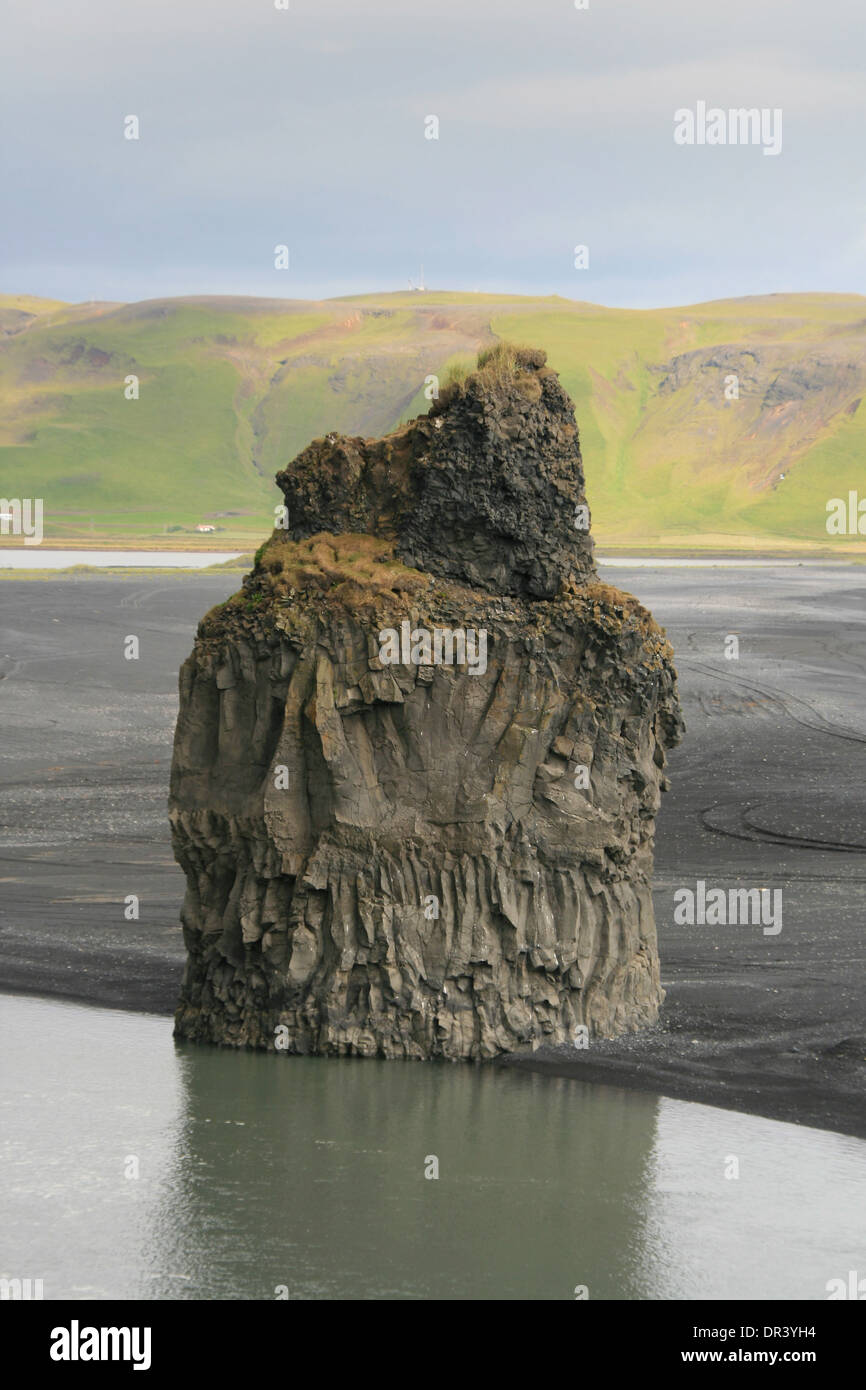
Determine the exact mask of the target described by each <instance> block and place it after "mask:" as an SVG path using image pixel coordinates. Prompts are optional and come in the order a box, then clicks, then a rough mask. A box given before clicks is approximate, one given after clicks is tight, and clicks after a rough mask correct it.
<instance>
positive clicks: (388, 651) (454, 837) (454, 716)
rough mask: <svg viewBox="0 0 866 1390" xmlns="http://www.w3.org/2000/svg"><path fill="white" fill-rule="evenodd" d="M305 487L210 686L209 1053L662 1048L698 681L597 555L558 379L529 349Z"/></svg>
mask: <svg viewBox="0 0 866 1390" xmlns="http://www.w3.org/2000/svg"><path fill="white" fill-rule="evenodd" d="M278 481H279V483H280V486H281V487H282V489H283V492H284V494H285V498H286V503H287V506H288V509H289V518H290V526H291V527H292V528H293V529H292V530H291V531H289V532H288V533H287V532H285V531H279V530H278V531H276V532H275V533H274V536H273V537H272V538H271V540H270V542H269V543H268V544H267V545H266V546H264V547H263V548H262V551H261V552H260V553H259V555H258V557H257V562H256V565H255V567H254V569H253V571H252V573H251V574H250V575H249V576H248V577H247V578H246V579H245V581H244V585H243V589H242V591H241V592H240V593H239V594H238V595H236V597H235V598H233V599H231V600H229V602H228V603H226V604H224V605H222V607H220V608H218V609H215V610H214V611H213V612H212V613H210V614H209V615H208V616H207V617H206V618H205V619H204V620H203V622H202V623H201V625H200V628H199V634H198V638H197V641H196V646H195V650H194V652H193V654H192V656H191V657H190V658H189V660H188V661H187V662H186V663H185V665H184V667H183V669H182V672H181V709H180V716H179V719H178V726H177V734H176V740H175V754H174V765H173V769H172V784H171V820H172V828H173V839H174V847H175V853H176V855H177V858H178V860H179V862H180V864H181V865H182V867H183V868H184V871H185V873H186V876H187V896H186V901H185V904H184V911H183V920H184V927H185V940H186V945H187V950H188V953H189V959H188V964H187V970H186V975H185V978H184V984H183V992H182V997H181V1003H180V1006H179V1009H178V1013H177V1031H178V1034H179V1035H180V1036H181V1037H188V1038H195V1039H205V1040H213V1041H218V1042H223V1043H229V1044H233V1045H239V1046H243V1045H251V1046H257V1047H271V1048H273V1047H274V1045H275V1040H276V1039H278V1040H279V1041H280V1042H282V1043H284V1044H285V1046H286V1047H287V1049H288V1050H290V1051H293V1052H302V1053H308V1052H319V1053H360V1054H365V1055H371V1054H379V1055H382V1056H387V1057H432V1056H445V1057H452V1058H457V1057H476V1058H477V1057H491V1056H493V1055H495V1054H497V1053H500V1052H506V1051H512V1050H515V1049H518V1048H521V1047H534V1046H536V1045H538V1044H539V1043H541V1042H550V1043H555V1042H563V1041H567V1040H571V1039H574V1038H575V1035H576V1031H577V1029H578V1027H579V1025H584V1026H585V1027H586V1028H587V1029H588V1030H589V1032H590V1033H596V1034H602V1035H611V1034H616V1033H620V1032H623V1031H626V1030H629V1029H633V1028H637V1027H640V1026H641V1025H643V1024H647V1023H650V1022H652V1021H653V1020H654V1019H655V1018H656V1016H657V1012H658V1007H659V1003H660V1001H661V998H662V990H661V987H660V983H659V972H658V959H657V954H656V936H655V925H654V921H653V913H652V902H651V896H650V888H649V882H650V876H651V869H652V839H653V828H654V817H655V813H656V810H657V808H658V805H659V798H660V790H661V789H662V787H663V786H664V778H663V774H662V769H663V767H664V763H665V749H666V748H667V747H669V746H670V745H671V744H672V743H674V742H676V740H677V739H678V737H679V732H680V727H681V724H680V716H679V705H678V701H677V695H676V686H675V674H674V671H673V668H672V666H671V651H670V648H669V646H668V644H667V643H666V641H665V639H664V634H663V633H662V632H661V630H660V629H659V628H658V627H657V626H656V625H655V623H654V622H653V620H652V618H651V616H650V615H649V613H647V612H646V610H645V609H643V608H642V607H641V606H640V605H639V604H638V603H637V602H636V601H635V600H634V599H632V598H630V597H629V596H627V595H624V594H621V593H619V592H618V591H617V590H615V589H611V588H609V587H607V586H606V585H603V584H601V583H600V582H599V581H598V579H597V578H596V576H595V570H594V567H593V562H592V550H591V541H590V538H589V534H588V530H586V529H583V530H581V529H575V520H576V519H577V520H578V522H580V521H582V519H583V511H584V508H585V503H584V493H583V470H582V465H581V458H580V450H579V445H578V437H577V428H576V425H575V422H574V411H573V407H572V404H571V402H570V401H569V399H568V397H567V395H566V394H565V392H564V391H563V390H562V387H561V386H560V384H559V380H558V378H557V376H556V375H555V373H553V372H551V371H550V370H549V369H547V368H546V367H545V366H544V358H543V354H540V353H534V352H529V351H523V352H517V353H515V352H514V351H513V350H508V349H504V350H498V351H497V352H496V353H494V354H493V356H492V358H491V359H490V360H489V361H487V362H485V363H483V365H482V366H481V368H480V369H479V370H477V371H476V372H475V373H474V374H473V375H471V376H470V377H468V378H467V379H466V380H465V381H464V382H462V383H460V384H459V385H455V386H452V387H450V388H448V389H446V390H445V391H443V393H442V395H441V397H440V399H439V400H438V401H437V402H436V404H435V405H434V407H433V409H432V410H431V412H430V414H429V415H427V416H423V417H421V418H420V419H418V420H415V421H413V422H412V423H411V424H410V425H408V426H406V427H405V428H404V429H402V430H399V431H397V432H396V433H395V434H393V435H389V436H387V437H386V438H385V439H382V440H376V441H365V440H362V439H345V438H342V437H336V436H329V438H328V439H327V440H318V441H316V442H315V443H313V444H311V445H310V446H309V448H307V449H306V450H305V451H304V452H303V453H302V454H301V455H300V456H299V458H298V459H297V460H296V461H295V463H294V464H293V465H291V467H290V468H288V469H287V470H286V471H285V472H284V473H281V474H280V475H279V478H278ZM386 630H387V631H389V632H392V633H393V634H394V639H393V642H392V641H391V639H390V638H383V637H382V636H381V634H382V633H383V632H385V631H386ZM443 631H444V632H445V633H447V634H450V637H449V636H446V637H445V638H443V639H442V646H441V651H440V652H437V649H436V646H435V643H434V638H435V636H436V634H437V632H438V633H440V634H441V633H442V632H443ZM455 632H462V633H465V634H466V639H467V640H466V648H465V650H463V651H461V649H460V646H459V644H458V643H457V641H456V639H454V633H455ZM482 632H483V633H484V634H485V638H484V639H482V638H481V636H480V634H481V633H482ZM473 639H474V645H473ZM485 642H486V646H485V645H484V643H485ZM449 643H453V645H452V648H451V652H450V654H451V656H452V657H453V661H452V662H451V663H448V655H449ZM437 655H440V657H441V658H443V659H440V660H438V661H437V659H436V658H437ZM587 782H588V785H587Z"/></svg>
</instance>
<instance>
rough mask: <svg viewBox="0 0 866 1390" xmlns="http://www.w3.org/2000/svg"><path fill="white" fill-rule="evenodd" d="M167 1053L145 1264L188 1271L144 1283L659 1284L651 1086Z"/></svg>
mask: <svg viewBox="0 0 866 1390" xmlns="http://www.w3.org/2000/svg"><path fill="white" fill-rule="evenodd" d="M180 1058H181V1064H182V1074H183V1085H184V1089H185V1092H186V1118H185V1120H184V1122H183V1123H182V1125H181V1127H180V1128H179V1130H178V1135H177V1146H176V1159H175V1161H174V1163H173V1164H172V1165H171V1166H170V1168H169V1169H168V1170H167V1171H166V1172H165V1173H163V1175H162V1178H163V1189H164V1196H163V1199H162V1200H161V1204H160V1209H159V1213H158V1216H157V1218H156V1220H155V1222H154V1227H153V1231H152V1236H153V1257H152V1261H151V1263H152V1266H153V1268H154V1269H155V1270H157V1271H162V1270H169V1271H171V1272H172V1273H177V1274H180V1275H184V1276H186V1279H185V1280H184V1281H183V1282H175V1281H165V1280H164V1279H162V1278H159V1279H157V1280H155V1281H154V1287H153V1290H152V1292H153V1294H154V1295H156V1296H159V1297H172V1298H177V1297H188V1298H194V1299H200V1298H241V1299H247V1298H265V1299H273V1298H274V1297H275V1290H276V1289H277V1287H278V1286H280V1285H283V1286H285V1287H286V1288H287V1289H288V1293H289V1296H290V1297H291V1298H292V1299H297V1298H402V1297H440V1298H500V1297H505V1298H510V1297H514V1298H564V1299H570V1298H572V1297H573V1290H574V1288H575V1285H577V1284H588V1285H589V1290H590V1296H591V1298H593V1299H597V1298H632V1299H637V1298H652V1297H658V1296H660V1291H659V1287H658V1286H657V1284H656V1282H655V1281H656V1280H657V1279H658V1278H659V1269H660V1268H661V1270H662V1271H663V1274H664V1280H665V1281H666V1283H667V1285H669V1284H670V1281H671V1280H672V1278H675V1274H674V1272H672V1271H671V1269H670V1268H669V1266H670V1263H671V1260H670V1249H669V1247H668V1245H667V1240H668V1239H669V1238H670V1232H669V1231H665V1243H664V1245H663V1246H662V1248H661V1251H660V1252H659V1250H658V1248H657V1239H658V1237H657V1236H655V1235H653V1232H654V1230H655V1221H654V1219H653V1217H652V1208H653V1204H654V1202H655V1201H656V1198H655V1187H654V1184H655V1163H654V1159H653V1146H654V1144H655V1138H656V1125H657V1115H658V1100H657V1098H656V1097H653V1096H648V1095H640V1094H637V1093H634V1092H627V1091H622V1090H619V1089H617V1088H615V1087H614V1088H611V1087H606V1086H586V1085H584V1084H582V1083H580V1082H574V1081H567V1080H563V1079H561V1078H558V1077H546V1076H545V1077H540V1076H530V1075H524V1076H519V1077H518V1076H511V1075H504V1074H503V1073H501V1072H500V1071H499V1070H498V1069H496V1068H492V1067H490V1068H488V1067H485V1068H476V1067H442V1066H430V1067H421V1068H418V1067H395V1066H393V1065H391V1064H389V1063H387V1062H384V1061H375V1060H373V1061H365V1060H361V1059H352V1058H339V1059H331V1060H329V1061H323V1060H321V1059H319V1058H303V1057H291V1058H289V1059H288V1060H287V1061H286V1062H285V1064H284V1065H275V1064H274V1061H273V1059H272V1058H269V1057H264V1056H261V1055H259V1054H256V1053H253V1052H249V1053H244V1052H240V1053H235V1054H233V1055H230V1056H227V1055H226V1053H225V1052H224V1051H223V1050H219V1049H215V1048H198V1047H197V1048H188V1047H183V1048H182V1049H181V1053H180ZM430 1156H435V1157H437V1158H438V1161H439V1178H438V1180H434V1179H426V1178H425V1176H424V1172H425V1167H427V1168H429V1167H430V1165H429V1164H427V1163H426V1162H425V1160H426V1159H427V1158H429V1157H430ZM663 1291H664V1286H663V1288H662V1292H663Z"/></svg>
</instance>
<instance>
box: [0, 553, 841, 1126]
mask: <svg viewBox="0 0 866 1390" xmlns="http://www.w3.org/2000/svg"><path fill="white" fill-rule="evenodd" d="M602 573H603V577H604V578H605V579H606V580H607V581H608V582H611V583H613V584H616V585H617V586H618V587H621V588H623V589H626V590H628V591H630V592H632V593H635V594H636V595H637V596H638V597H639V598H640V599H641V600H643V601H644V602H646V603H647V604H648V606H649V607H650V608H651V610H652V611H653V613H654V614H655V616H656V617H657V618H658V620H659V621H660V622H661V623H663V624H664V625H665V626H666V627H667V630H668V634H669V636H670V638H671V640H672V642H673V645H674V649H675V652H676V657H677V663H676V664H677V668H678V671H679V678H680V691H681V696H682V700H683V706H684V711H685V717H686V723H687V734H686V739H685V742H684V744H683V746H682V747H681V748H679V749H677V750H676V751H675V753H674V755H673V757H672V759H671V765H670V769H669V774H670V778H671V782H672V790H671V792H670V793H669V794H668V796H667V797H666V798H665V800H664V802H663V805H662V810H661V813H660V817H659V822H658V835H657V855H656V879H655V908H656V918H657V922H658V929H659V948H660V954H661V961H662V978H663V981H664V984H665V987H666V989H667V991H668V993H667V1000H666V1003H665V1007H664V1010H663V1014H662V1020H661V1022H660V1024H659V1025H658V1027H657V1028H655V1029H652V1030H650V1031H648V1032H645V1033H641V1034H634V1035H631V1036H630V1037H628V1038H625V1039H622V1040H619V1041H616V1042H592V1044H591V1045H590V1047H589V1048H588V1049H586V1050H584V1051H578V1050H573V1049H568V1050H565V1049H556V1050H549V1051H541V1052H536V1053H534V1054H532V1055H530V1056H520V1057H509V1058H507V1059H503V1060H502V1061H500V1062H498V1063H497V1064H496V1065H501V1066H511V1067H525V1068H531V1069H533V1070H539V1071H547V1072H552V1073H555V1074H560V1075H570V1076H575V1077H579V1078H580V1079H582V1080H590V1081H599V1082H604V1083H606V1084H608V1085H618V1086H627V1087H638V1088H641V1089H644V1090H649V1091H655V1092H659V1093H661V1094H664V1095H668V1096H674V1097H678V1098H680V1099H684V1100H694V1101H702V1102H704V1103H707V1104H711V1105H718V1106H722V1107H725V1108H730V1109H738V1110H745V1111H750V1112H752V1113H755V1114H760V1115H765V1116H769V1117H771V1118H776V1119H783V1120H789V1121H794V1122H799V1123H802V1124H807V1125H812V1126H815V1127H818V1128H824V1129H834V1130H839V1131H841V1132H843V1133H848V1134H854V1135H858V1136H861V1137H866V1105H864V1103H863V1090H864V1079H866V1021H864V1006H863V963H864V955H866V950H864V935H863V933H864V922H866V816H864V809H866V757H864V750H866V700H864V689H866V570H863V569H858V568H857V567H850V568H849V567H843V566H808V565H804V566H802V567H796V568H783V567H772V568H765V569H756V570H752V569H748V568H738V569H711V568H706V569H705V568H698V569H682V568H658V569H655V568H650V567H640V568H634V569H628V568H615V569H608V570H605V569H603V570H602ZM237 586H238V577H237V575H224V576H215V575H177V576H170V577H166V576H159V577H156V576H154V577H146V576H145V577H142V576H136V577H135V578H134V579H133V578H129V579H125V578H117V577H99V576H96V577H94V576H87V577H84V576H82V577H79V578H64V579H57V580H40V581H38V582H36V581H27V580H14V579H4V580H3V581H2V582H0V727H2V731H3V738H2V741H0V883H2V890H3V891H2V896H0V989H2V990H7V991H19V992H26V993H34V994H36V993H38V994H46V995H55V996H62V997H65V998H70V999H77V1000H80V1001H84V1002H87V1003H92V1004H99V1005H106V1006H113V1007H122V1008H128V1009H137V1010H143V1011H150V1012H156V1013H163V1014H168V1013H171V1012H172V1011H173V1009H174V1005H175V1001H176V998H177V993H178V987H179V982H180V976H181V972H182V968H183V959H184V953H183V945H182V941H181V934H180V928H179V925H178V917H179V909H180V903H181V900H182V896H183V877H182V875H181V872H180V870H179V869H178V868H177V867H176V865H175V864H174V862H173V859H172V855H171V848H170V843H169V836H168V826H167V818H166V796H167V788H168V773H169V766H170V760H171V742H172V733H173V726H174V718H175V713H176V708H177V697H176V688H177V672H178V668H179V666H180V664H181V662H182V661H183V659H184V658H185V657H186V655H187V654H188V652H189V650H190V648H191V644H192V638H193V633H194V630H195V626H196V623H197V622H198V620H199V618H201V617H202V616H203V615H204V613H205V612H206V611H207V609H208V608H210V607H212V606H213V605H214V604H215V603H218V602H220V601H221V600H222V599H224V598H226V597H227V596H228V595H229V594H230V593H232V592H233V591H234V590H235V589H236V588H237ZM129 635H135V636H137V637H138V638H139V642H140V650H141V655H140V659H139V660H138V661H126V660H125V659H124V655H123V649H124V639H125V638H126V637H127V636H129ZM730 635H735V636H737V637H738V638H739V657H738V659H736V660H728V659H726V657H725V639H726V638H727V637H728V636H730ZM699 880H703V881H704V882H705V883H706V884H707V887H708V888H711V887H721V888H724V889H729V888H747V889H748V888H769V889H776V888H778V889H781V890H782V893H783V903H784V909H783V926H782V930H781V931H780V932H779V933H778V935H772V936H771V935H765V934H764V933H763V931H762V928H761V926H760V925H751V924H746V925H734V926H731V925H727V926H709V925H703V926H701V925H694V926H687V925H676V924H675V923H674V893H675V891H676V890H677V889H678V888H691V889H693V890H694V889H695V887H696V884H697V882H698V881H699ZM132 894H135V895H136V896H137V897H138V898H139V900H140V917H139V919H138V920H131V921H127V920H125V917H124V900H125V899H126V898H127V897H128V896H129V895H132Z"/></svg>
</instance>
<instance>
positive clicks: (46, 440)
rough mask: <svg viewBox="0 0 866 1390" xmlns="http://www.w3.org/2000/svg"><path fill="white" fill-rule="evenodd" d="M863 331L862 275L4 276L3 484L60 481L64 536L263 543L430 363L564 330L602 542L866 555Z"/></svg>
mask: <svg viewBox="0 0 866 1390" xmlns="http://www.w3.org/2000/svg"><path fill="white" fill-rule="evenodd" d="M864 328H866V299H864V298H863V297H862V296H859V295H818V294H814V295H812V294H810V295H769V296H762V297H755V298H748V299H736V300H725V301H718V302H716V303H710V304H699V305H691V306H689V307H687V308H674V309H659V310H625V309H606V308H601V307H599V306H597V305H592V304H585V303H580V302H573V301H569V300H564V299H560V298H558V297H551V298H548V299H532V298H524V297H518V296H495V295H475V294H448V293H434V292H426V293H405V294H386V295H369V296H364V297H360V298H348V299H337V300H326V301H320V302H306V301H291V300H265V299H242V298H188V299H172V300H154V301H148V302H145V303H141V304H129V305H118V304H99V303H91V304H82V305H64V304H60V303H57V302H55V301H50V300H40V299H34V298H31V297H28V296H6V297H2V296H0V403H2V412H0V494H2V495H3V496H5V497H42V498H43V499H44V507H45V534H46V537H47V538H48V539H53V540H55V541H60V540H62V541H64V542H65V543H69V542H72V543H75V542H76V541H78V542H80V543H82V544H85V543H90V544H92V543H93V542H94V541H98V542H100V543H101V542H103V541H108V540H111V541H112V542H114V543H118V542H119V543H124V542H126V543H129V544H143V543H149V544H154V543H155V544H159V545H179V546H182V547H184V548H186V547H188V546H189V545H190V544H196V545H206V546H214V545H216V546H218V547H229V546H235V545H242V546H243V547H244V548H247V549H248V548H249V546H250V544H251V542H252V541H253V540H255V539H257V538H260V537H263V536H264V535H266V534H267V533H269V531H270V529H271V526H272V523H273V507H274V505H275V504H276V503H277V502H278V501H279V500H280V499H279V495H278V493H277V492H276V489H275V487H274V485H273V476H274V474H275V473H276V471H277V469H278V468H281V467H284V466H285V464H286V463H287V462H288V461H289V460H290V459H291V458H292V457H293V456H294V455H295V454H296V453H297V452H298V451H299V450H300V449H301V448H302V447H303V446H304V444H306V443H307V442H308V441H309V440H310V439H311V438H313V437H315V436H317V435H322V434H324V433H326V432H328V431H330V430H338V431H342V432H345V433H351V434H363V435H379V434H383V433H385V432H386V431H387V430H389V429H391V428H393V427H394V426H396V425H397V424H398V423H399V422H400V421H401V420H404V419H407V418H410V417H411V416H412V415H415V414H418V413H420V412H421V411H423V410H425V409H426V408H427V404H428V403H427V401H426V399H425V397H424V381H425V378H426V377H427V376H428V375H430V374H436V375H438V376H439V377H440V379H442V378H444V376H445V374H446V372H447V370H448V368H449V366H452V365H455V364H461V363H468V362H470V361H472V360H474V357H475V354H476V352H477V351H478V349H479V348H480V347H482V346H484V345H485V344H489V343H491V342H494V341H495V340H496V339H498V338H508V339H511V340H513V341H516V342H520V343H528V344H533V345H537V346H541V347H544V348H546V349H547V352H548V357H549V361H550V364H551V366H553V367H554V368H556V370H557V371H558V372H560V374H561V376H562V380H563V383H564V385H565V387H566V388H567V390H568V391H569V392H570V394H571V395H572V396H573V398H574V400H575V402H576V406H577V418H578V424H579V426H580V435H581V443H582V449H583V456H584V465H585V469H586V476H587V492H588V496H589V501H590V505H591V507H592V513H593V531H594V534H595V535H596V538H597V540H598V542H599V544H600V546H601V547H602V548H603V549H606V550H612V549H615V548H616V547H622V548H624V549H627V550H637V549H640V548H644V549H654V548H655V549H660V548H665V549H668V550H672V549H673V550H676V549H679V550H684V551H687V550H697V549H715V550H741V549H750V550H764V551H773V552H777V551H788V550H790V551H792V552H793V553H796V552H803V551H806V550H811V551H816V550H823V551H824V552H826V553H829V554H834V555H840V556H842V555H856V554H866V536H856V537H835V536H828V534H827V530H826V525H825V520H826V504H827V501H828V500H829V499H830V498H832V497H846V496H847V494H848V492H849V491H850V490H859V494H860V495H861V496H863V497H864V498H866V468H864V464H863V459H864V444H866V405H864V398H866V333H864ZM129 376H135V377H137V378H138V381H139V397H138V399H137V400H130V399H126V396H125V381H126V378H127V377H129ZM732 376H736V377H737V379H738V390H739V397H738V399H726V397H725V383H726V380H728V379H729V378H730V377H732ZM729 394H730V387H729ZM197 524H210V525H213V526H215V527H217V528H219V529H218V530H217V531H216V532H214V533H213V534H211V535H208V536H200V535H199V534H198V533H197V532H196V531H195V529H194V528H195V527H196V525H197ZM864 525H866V520H864ZM3 543H5V544H11V543H13V542H12V539H11V538H6V539H5V541H4V542H3Z"/></svg>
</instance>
